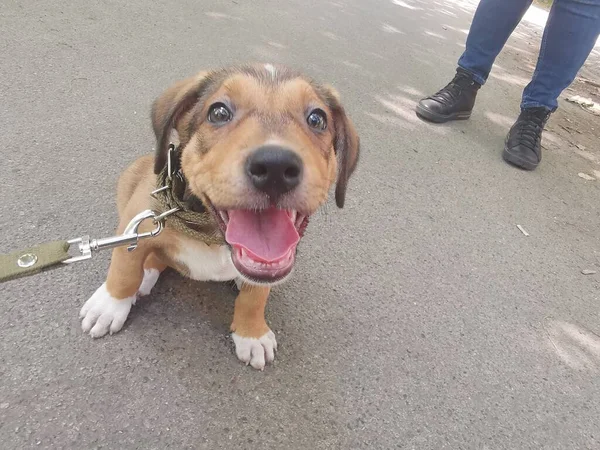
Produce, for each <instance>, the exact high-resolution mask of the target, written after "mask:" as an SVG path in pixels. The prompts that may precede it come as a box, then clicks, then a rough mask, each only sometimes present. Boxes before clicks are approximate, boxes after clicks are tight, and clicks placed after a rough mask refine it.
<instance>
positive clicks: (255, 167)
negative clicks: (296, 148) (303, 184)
mask: <svg viewBox="0 0 600 450" xmlns="http://www.w3.org/2000/svg"><path fill="white" fill-rule="evenodd" d="M302 169H303V166H302V160H301V159H300V157H299V156H298V155H297V154H296V153H295V152H293V151H291V150H288V149H286V148H283V147H279V146H277V145H265V146H264V147H260V148H259V149H257V150H256V151H255V152H254V153H252V154H251V155H250V156H249V157H248V159H247V161H246V174H247V175H248V178H250V181H251V182H252V184H253V185H254V187H256V189H258V190H260V191H262V192H264V193H265V194H267V195H268V196H269V197H270V198H271V199H276V198H278V197H279V196H281V195H283V194H285V193H286V192H289V191H291V190H292V189H294V188H295V187H296V186H298V184H300V181H301V180H302V171H303V170H302Z"/></svg>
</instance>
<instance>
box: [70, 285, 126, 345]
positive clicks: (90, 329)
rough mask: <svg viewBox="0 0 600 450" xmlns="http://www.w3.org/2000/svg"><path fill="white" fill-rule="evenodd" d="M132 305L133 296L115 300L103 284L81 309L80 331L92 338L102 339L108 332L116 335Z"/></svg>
mask: <svg viewBox="0 0 600 450" xmlns="http://www.w3.org/2000/svg"><path fill="white" fill-rule="evenodd" d="M134 303H135V296H133V297H127V298H124V299H122V300H117V299H116V298H114V297H113V296H112V295H110V294H109V293H108V291H107V290H106V283H103V284H102V286H100V287H99V288H98V289H97V290H96V292H94V295H92V296H91V297H90V298H89V300H88V301H87V302H85V304H84V305H83V307H82V308H81V311H80V313H79V318H81V319H83V320H82V321H81V329H82V330H83V332H84V333H90V336H92V337H93V338H99V337H102V336H104V335H105V334H106V333H108V332H109V331H110V334H113V333H116V332H117V331H119V330H120V329H121V328H122V327H123V324H124V323H125V320H127V316H128V315H129V310H131V305H133V304H134Z"/></svg>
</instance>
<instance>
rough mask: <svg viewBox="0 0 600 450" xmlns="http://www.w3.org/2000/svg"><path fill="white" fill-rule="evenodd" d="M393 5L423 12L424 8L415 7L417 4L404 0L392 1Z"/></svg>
mask: <svg viewBox="0 0 600 450" xmlns="http://www.w3.org/2000/svg"><path fill="white" fill-rule="evenodd" d="M392 3H393V4H394V5H398V6H402V7H403V8H406V9H412V10H421V9H423V8H419V7H417V6H415V5H414V3H415V2H410V3H409V2H405V1H403V0H392Z"/></svg>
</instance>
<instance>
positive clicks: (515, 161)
mask: <svg viewBox="0 0 600 450" xmlns="http://www.w3.org/2000/svg"><path fill="white" fill-rule="evenodd" d="M502 158H503V159H504V161H506V162H507V163H509V164H512V165H513V166H516V167H519V168H520V169H525V170H534V169H535V168H536V167H537V166H538V165H539V164H540V163H539V162H538V163H532V162H531V161H526V160H524V159H522V158H521V157H520V156H519V155H516V154H514V153H511V152H510V150H509V149H508V147H506V141H504V151H503V152H502Z"/></svg>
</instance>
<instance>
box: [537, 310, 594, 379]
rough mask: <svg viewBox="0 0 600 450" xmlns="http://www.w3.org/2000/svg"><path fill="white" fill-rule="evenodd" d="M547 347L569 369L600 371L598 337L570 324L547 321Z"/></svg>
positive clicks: (545, 327)
mask: <svg viewBox="0 0 600 450" xmlns="http://www.w3.org/2000/svg"><path fill="white" fill-rule="evenodd" d="M544 329H545V330H546V333H547V337H548V340H549V345H550V346H551V347H552V349H553V350H554V351H555V353H556V354H557V355H558V357H559V358H560V359H561V360H562V361H563V362H564V363H565V364H566V365H568V366H569V367H570V368H572V369H577V370H589V371H594V372H596V371H598V369H600V336H598V335H597V334H596V333H594V332H592V331H589V330H586V329H584V328H582V327H580V326H577V325H574V324H572V323H568V322H563V321H560V320H554V319H548V320H546V322H545V324H544Z"/></svg>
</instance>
